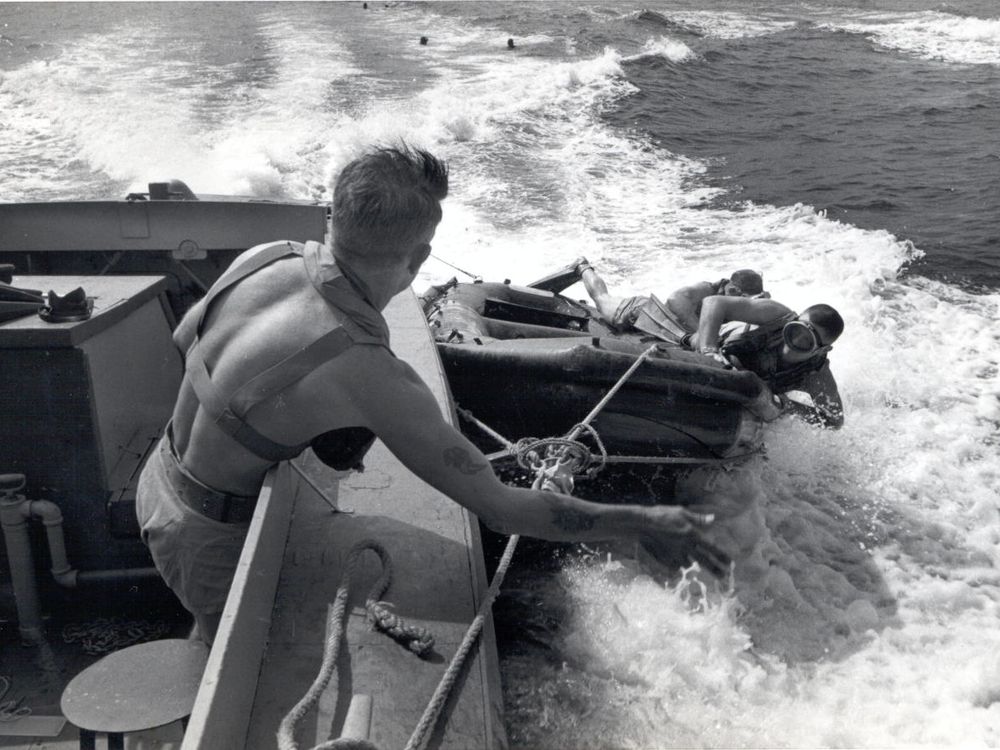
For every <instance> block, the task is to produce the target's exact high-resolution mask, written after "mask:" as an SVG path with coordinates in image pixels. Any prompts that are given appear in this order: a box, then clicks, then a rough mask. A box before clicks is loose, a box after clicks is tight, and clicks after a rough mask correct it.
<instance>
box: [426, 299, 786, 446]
mask: <svg viewBox="0 0 1000 750" xmlns="http://www.w3.org/2000/svg"><path fill="white" fill-rule="evenodd" d="M540 285H541V282H538V283H537V284H536V285H532V286H523V287H522V286H516V285H513V284H510V283H507V282H505V283H484V282H480V281H476V282H474V283H458V282H457V281H455V280H452V281H450V282H448V283H447V284H445V285H442V286H436V287H432V288H431V289H430V290H428V291H427V292H426V293H425V294H424V295H423V296H422V298H421V299H422V301H423V304H424V312H425V315H426V317H427V321H428V324H429V326H430V328H431V331H432V333H433V336H434V339H435V342H436V344H437V348H438V352H439V354H440V355H441V360H442V363H443V366H444V369H445V373H446V375H447V379H448V383H449V385H450V387H451V390H452V394H453V396H454V398H455V401H456V402H457V403H458V405H459V407H460V408H461V409H463V410H465V411H467V412H469V413H471V417H473V418H474V421H476V422H479V423H480V424H481V425H483V426H485V427H487V428H488V430H487V431H486V432H487V434H489V430H492V431H493V432H495V433H497V434H498V435H499V436H502V437H504V438H506V439H507V440H509V441H517V440H519V439H521V438H524V437H528V436H531V437H550V436H562V435H565V434H567V433H568V432H570V431H571V430H572V429H573V427H574V426H575V425H577V424H579V423H580V422H581V420H584V419H585V417H586V416H588V415H589V413H590V412H591V410H592V409H593V408H594V407H595V405H597V404H598V403H599V402H600V401H601V400H602V398H603V397H604V396H605V394H607V393H608V392H609V390H610V389H612V388H613V387H614V386H615V385H616V384H617V383H618V382H619V380H620V379H621V378H622V376H623V375H624V374H625V373H626V372H627V371H628V370H629V368H630V367H631V366H632V365H633V364H634V363H635V362H636V361H637V359H639V358H640V357H642V356H643V354H644V353H645V352H647V350H649V349H650V347H651V346H653V347H654V348H653V351H652V352H649V353H647V355H646V357H645V359H644V361H643V362H642V363H641V364H639V366H638V367H637V368H636V369H635V371H634V372H633V373H632V374H631V375H629V376H628V378H627V379H626V380H625V381H624V383H623V384H622V386H621V388H620V389H619V390H618V391H617V392H616V393H615V394H614V396H613V397H612V398H611V399H610V401H608V402H607V404H606V405H605V406H604V407H603V408H601V409H600V411H599V413H597V415H596V417H594V419H593V422H592V424H591V426H592V427H593V428H594V429H595V431H596V436H597V438H596V439H599V440H600V442H601V443H602V444H603V448H604V449H605V450H606V452H607V454H608V455H609V456H610V457H612V458H614V459H618V460H622V461H626V459H629V458H632V459H634V460H635V462H636V463H642V462H647V461H650V462H655V460H656V459H658V458H659V459H666V460H664V461H662V463H669V460H670V459H671V458H674V459H677V460H678V462H684V461H685V460H690V461H691V462H699V461H705V462H711V461H726V460H731V459H734V458H737V457H740V456H744V455H747V454H749V453H753V452H755V451H757V450H759V448H760V445H761V440H762V437H761V433H762V428H763V425H764V423H765V422H767V421H770V420H772V419H774V418H776V417H777V416H778V414H779V409H778V407H777V405H776V403H775V397H774V395H773V394H772V392H771V390H770V389H769V388H768V387H767V385H766V384H765V383H764V381H763V380H761V379H760V378H759V377H758V376H757V375H756V374H754V373H752V372H748V371H743V370H737V369H733V368H727V367H726V366H724V365H722V364H721V363H719V362H717V361H716V360H715V359H713V358H712V357H710V356H706V355H703V354H700V353H697V352H692V351H688V350H685V349H684V348H682V347H681V346H679V345H678V344H676V343H671V342H666V341H661V340H657V339H655V338H654V337H651V336H648V335H646V334H643V333H642V332H640V331H632V332H627V333H622V332H616V331H614V330H613V329H611V328H610V327H609V326H608V325H607V324H606V323H605V322H604V321H603V320H602V319H601V317H600V314H599V313H598V311H597V310H596V309H595V308H594V307H591V306H590V305H587V304H585V303H582V302H577V301H575V300H572V299H570V298H568V297H565V296H563V295H561V294H557V293H555V292H552V291H549V290H547V289H544V288H538V287H539V286H540ZM470 433H471V431H470ZM626 462H627V461H626Z"/></svg>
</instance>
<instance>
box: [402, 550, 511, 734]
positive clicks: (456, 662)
mask: <svg viewBox="0 0 1000 750" xmlns="http://www.w3.org/2000/svg"><path fill="white" fill-rule="evenodd" d="M520 539H521V537H520V536H519V535H518V534H514V535H512V536H511V537H510V538H509V539H508V540H507V546H506V547H505V548H504V551H503V555H502V556H501V557H500V562H499V563H498V564H497V569H496V572H495V573H494V574H493V581H492V582H491V583H490V587H489V589H487V591H486V596H484V597H483V601H482V602H481V603H480V605H479V611H478V612H477V613H476V617H475V619H474V620H473V621H472V624H470V625H469V629H468V630H466V631H465V637H464V638H463V639H462V642H461V643H460V644H459V646H458V649H457V650H456V651H455V655H454V656H453V657H452V658H451V662H450V663H449V664H448V669H446V670H445V673H444V675H443V676H442V677H441V681H440V682H439V683H438V686H437V689H436V690H435V691H434V695H433V696H431V699H430V702H429V703H428V704H427V708H426V709H425V710H424V713H423V716H421V717H420V721H419V722H417V726H416V728H415V729H414V730H413V734H412V735H410V741H409V742H408V743H406V749H405V750H423V748H424V747H426V745H427V741H428V739H430V732H431V730H432V729H433V728H434V725H435V724H436V723H437V720H438V718H439V717H440V715H441V710H442V709H443V708H444V704H445V701H447V700H448V694H449V693H450V692H451V689H452V687H453V686H454V684H455V680H456V679H458V674H459V672H460V671H461V669H462V665H463V664H464V663H465V659H466V657H467V656H468V655H469V652H470V651H471V650H472V647H473V646H474V645H475V643H476V640H478V638H479V633H480V632H481V631H482V629H483V625H484V623H485V622H486V617H487V615H488V614H489V611H490V608H491V607H492V606H493V600H494V599H496V596H497V594H498V593H499V591H500V586H501V584H502V583H503V579H504V576H506V575H507V568H509V567H510V561H511V559H513V557H514V550H516V549H517V543H518V541H519V540H520Z"/></svg>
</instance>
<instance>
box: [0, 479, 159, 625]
mask: <svg viewBox="0 0 1000 750" xmlns="http://www.w3.org/2000/svg"><path fill="white" fill-rule="evenodd" d="M23 486H24V476H23V475H21V474H5V475H0V523H2V526H3V536H4V541H5V543H6V545H7V561H8V564H9V566H10V576H11V584H12V587H13V589H14V601H15V604H16V607H17V622H18V630H19V631H20V633H21V639H22V640H23V641H24V642H25V643H30V644H38V643H41V642H43V640H44V637H43V630H42V608H41V604H40V600H39V596H38V583H37V581H36V580H35V561H34V557H33V555H32V552H31V536H30V533H29V532H30V527H29V521H30V520H31V519H32V518H37V519H39V520H41V522H42V525H43V526H44V527H45V539H46V543H47V545H48V549H49V558H50V559H51V562H52V567H51V572H52V577H53V579H55V582H56V583H58V584H59V585H60V586H62V587H64V588H77V587H79V586H80V585H85V584H100V583H127V582H141V581H147V580H155V579H157V578H158V577H159V572H158V571H157V570H156V568H151V567H146V568H118V569H111V570H87V571H79V570H77V569H76V568H74V567H73V566H72V565H70V563H69V556H68V555H67V554H66V541H65V538H64V536H63V515H62V511H61V510H60V509H59V506H58V505H56V504H55V503H53V502H50V501H48V500H28V499H27V498H25V496H24V495H21V494H18V493H17V490H19V489H21V488H22V487H23Z"/></svg>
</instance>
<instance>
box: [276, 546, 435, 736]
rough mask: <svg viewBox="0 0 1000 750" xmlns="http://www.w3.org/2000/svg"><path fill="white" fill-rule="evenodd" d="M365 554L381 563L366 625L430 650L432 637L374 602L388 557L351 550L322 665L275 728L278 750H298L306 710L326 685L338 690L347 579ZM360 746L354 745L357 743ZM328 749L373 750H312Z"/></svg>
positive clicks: (387, 572)
mask: <svg viewBox="0 0 1000 750" xmlns="http://www.w3.org/2000/svg"><path fill="white" fill-rule="evenodd" d="M366 550H372V551H373V552H375V553H376V554H377V555H378V556H379V559H380V560H381V561H382V575H381V576H380V577H379V579H378V580H377V581H376V582H375V585H374V586H372V588H371V591H370V592H369V593H368V597H367V599H366V601H365V609H366V610H367V612H368V622H369V623H370V624H372V625H374V626H375V627H378V628H380V629H383V630H384V632H387V633H388V634H389V635H390V636H392V637H393V638H394V639H396V640H398V641H400V642H402V643H404V645H406V646H407V648H409V649H410V650H411V651H414V652H416V653H418V654H426V653H428V652H429V651H430V650H431V649H433V647H434V637H433V636H432V635H431V634H430V631H428V630H427V629H426V628H420V627H412V626H408V625H406V624H405V623H404V622H403V621H402V620H401V619H400V618H399V617H397V616H396V615H394V614H392V613H391V612H388V610H387V607H388V605H387V604H386V603H385V602H381V601H378V600H379V598H380V597H381V596H382V595H383V594H384V593H385V592H386V590H387V589H388V588H389V584H390V583H391V581H392V560H391V559H390V557H389V553H388V552H387V551H386V549H385V547H383V546H382V545H381V544H379V543H378V542H376V541H374V540H371V539H366V540H364V541H361V542H358V543H357V544H355V545H354V546H353V547H351V550H350V552H348V553H347V558H346V560H345V562H344V574H343V576H342V577H341V579H340V585H339V586H338V588H337V594H336V596H335V597H334V601H333V605H332V606H331V607H330V612H329V615H328V618H327V623H328V624H327V636H326V642H325V643H324V645H323V661H322V663H321V665H320V669H319V674H317V675H316V679H315V680H313V683H312V685H310V686H309V689H308V690H307V691H306V694H305V695H303V696H302V698H301V699H300V700H299V702H298V703H296V704H295V705H294V706H293V707H292V709H291V710H290V711H289V712H288V714H286V715H285V718H284V719H282V720H281V724H280V725H279V726H278V747H279V748H280V750H298V747H299V745H298V743H297V742H296V741H295V727H296V725H297V724H298V723H299V721H301V720H302V718H303V717H304V716H305V715H306V713H308V712H309V710H310V709H311V708H312V707H313V706H314V705H315V704H316V702H317V701H318V700H319V698H320V696H321V695H322V693H323V692H324V690H326V688H327V686H328V685H330V686H332V687H331V690H332V692H333V694H334V695H336V694H337V690H338V687H339V685H338V678H337V657H338V656H339V654H340V646H341V643H342V642H343V633H344V622H345V618H344V615H345V613H346V611H347V599H348V596H349V594H350V588H351V578H352V577H353V575H354V573H355V569H356V568H357V565H358V562H359V560H360V559H361V555H362V553H364V552H365V551H366ZM359 742H360V743H362V744H358V743H359ZM330 748H340V750H344V749H345V748H369V749H370V748H375V746H374V745H373V744H371V743H370V742H367V740H363V741H362V740H351V739H343V738H338V739H335V740H328V741H326V742H323V743H321V744H319V745H316V746H315V747H314V748H313V750H328V749H330Z"/></svg>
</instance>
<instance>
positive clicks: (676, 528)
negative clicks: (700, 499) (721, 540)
mask: <svg viewBox="0 0 1000 750" xmlns="http://www.w3.org/2000/svg"><path fill="white" fill-rule="evenodd" d="M648 510H649V527H648V529H647V530H646V531H644V532H643V533H642V535H641V536H640V538H639V543H640V544H641V545H642V546H643V549H645V550H646V552H648V553H649V554H650V555H652V557H653V558H655V559H656V560H657V561H658V562H665V563H666V564H671V563H672V562H674V561H675V560H676V558H677V553H678V548H680V549H681V550H682V551H683V552H684V553H685V554H687V556H688V557H689V558H690V559H693V560H695V561H696V562H697V563H698V564H699V565H701V567H703V568H705V569H706V570H707V571H708V572H709V573H711V574H712V575H714V576H717V577H721V576H723V575H725V574H726V573H727V572H728V571H729V565H730V563H731V562H732V560H731V559H730V557H729V555H727V554H726V553H725V552H723V551H722V550H721V549H719V548H718V547H716V546H715V545H714V544H712V543H711V542H709V541H708V540H707V539H706V538H705V535H704V533H703V530H704V529H706V528H707V527H708V526H709V525H710V524H711V523H712V521H714V520H715V517H714V516H713V515H712V514H710V513H698V512H696V511H693V510H689V509H688V508H682V507H680V506H675V505H658V506H655V507H652V508H649V509H648Z"/></svg>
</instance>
